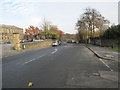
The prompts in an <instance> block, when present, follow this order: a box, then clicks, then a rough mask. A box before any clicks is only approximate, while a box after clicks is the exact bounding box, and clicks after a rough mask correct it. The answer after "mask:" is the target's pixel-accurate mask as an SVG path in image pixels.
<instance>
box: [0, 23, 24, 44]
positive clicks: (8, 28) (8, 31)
mask: <svg viewBox="0 0 120 90" xmlns="http://www.w3.org/2000/svg"><path fill="white" fill-rule="evenodd" d="M14 34H20V39H23V29H22V28H19V27H16V26H12V25H0V41H2V42H5V43H6V42H11V43H12V42H13V38H14Z"/></svg>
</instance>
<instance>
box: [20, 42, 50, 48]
mask: <svg viewBox="0 0 120 90" xmlns="http://www.w3.org/2000/svg"><path fill="white" fill-rule="evenodd" d="M51 44H52V40H44V41H35V42H25V43H21V48H22V49H32V48H42V47H47V46H51Z"/></svg>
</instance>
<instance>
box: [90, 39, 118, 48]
mask: <svg viewBox="0 0 120 90" xmlns="http://www.w3.org/2000/svg"><path fill="white" fill-rule="evenodd" d="M90 44H94V45H98V46H104V47H118V46H119V39H91V40H90Z"/></svg>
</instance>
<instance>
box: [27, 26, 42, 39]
mask: <svg viewBox="0 0 120 90" xmlns="http://www.w3.org/2000/svg"><path fill="white" fill-rule="evenodd" d="M40 32H41V31H40V29H39V28H38V27H34V26H29V27H28V28H27V29H25V35H26V37H27V38H28V39H29V38H32V39H33V38H38V34H39V33H40Z"/></svg>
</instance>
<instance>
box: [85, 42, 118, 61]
mask: <svg viewBox="0 0 120 90" xmlns="http://www.w3.org/2000/svg"><path fill="white" fill-rule="evenodd" d="M86 47H87V48H88V49H90V50H91V51H92V52H93V53H94V54H95V55H96V56H97V57H99V58H102V59H107V60H113V61H118V54H119V53H118V52H117V51H112V50H110V49H108V48H105V47H100V46H96V45H91V44H86Z"/></svg>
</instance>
